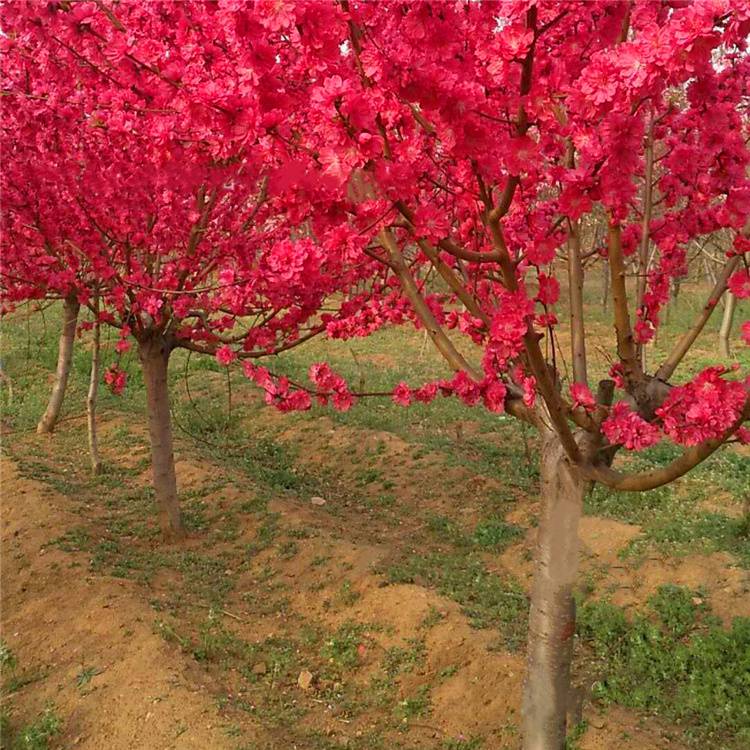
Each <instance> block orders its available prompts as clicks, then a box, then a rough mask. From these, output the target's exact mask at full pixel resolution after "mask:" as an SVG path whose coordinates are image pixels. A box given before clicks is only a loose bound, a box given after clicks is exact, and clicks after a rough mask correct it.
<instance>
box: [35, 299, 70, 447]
mask: <svg viewBox="0 0 750 750" xmlns="http://www.w3.org/2000/svg"><path fill="white" fill-rule="evenodd" d="M79 309H80V305H79V304H78V300H77V299H76V297H74V296H73V295H71V296H70V297H66V298H65V300H64V302H63V325H62V332H61V333H60V343H59V346H58V350H57V370H56V371H55V383H54V385H53V386H52V393H51V394H50V397H49V403H48V404H47V409H46V411H45V412H44V415H43V416H42V418H41V419H40V420H39V424H38V425H37V426H36V431H37V432H38V433H40V434H42V433H45V432H52V430H54V429H55V425H56V424H57V420H58V418H59V416H60V410H61V409H62V404H63V399H64V398H65V388H66V387H67V385H68V375H70V362H71V360H72V358H73V341H74V340H75V337H76V324H77V323H78V310H79Z"/></svg>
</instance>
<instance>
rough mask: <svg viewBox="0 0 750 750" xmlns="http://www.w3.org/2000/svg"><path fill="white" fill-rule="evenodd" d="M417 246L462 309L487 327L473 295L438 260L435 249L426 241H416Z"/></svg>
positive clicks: (484, 317)
mask: <svg viewBox="0 0 750 750" xmlns="http://www.w3.org/2000/svg"><path fill="white" fill-rule="evenodd" d="M417 244H418V245H419V247H420V248H421V249H422V252H423V253H424V254H425V255H426V256H427V257H428V258H429V259H430V262H431V263H432V265H433V266H435V268H436V269H437V272H438V273H439V274H440V275H441V276H442V277H443V279H444V280H445V282H446V283H447V284H448V286H449V287H450V288H451V289H452V290H453V292H454V293H455V295H456V296H457V297H458V298H459V299H460V300H461V302H462V303H463V305H464V307H465V308H466V309H467V310H468V311H469V312H470V313H471V314H472V315H473V316H474V317H475V318H479V319H480V320H481V321H482V322H483V323H484V324H485V325H487V326H489V324H490V319H489V317H488V316H487V315H486V314H485V313H484V311H483V310H482V308H481V307H480V306H479V304H478V303H477V301H476V299H475V298H474V295H472V294H470V293H469V292H468V291H467V289H466V287H465V286H464V285H463V283H462V282H461V280H460V279H459V278H458V277H457V276H456V274H455V273H454V272H453V269H452V268H450V267H449V266H448V265H447V263H444V262H443V261H442V260H440V255H439V254H438V252H437V250H436V249H435V247H434V246H433V245H432V244H431V243H430V242H428V241H427V240H424V239H422V240H417Z"/></svg>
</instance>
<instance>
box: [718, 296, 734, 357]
mask: <svg viewBox="0 0 750 750" xmlns="http://www.w3.org/2000/svg"><path fill="white" fill-rule="evenodd" d="M736 307H737V297H735V296H734V295H733V294H732V293H731V292H727V296H726V303H725V305H724V317H723V318H722V319H721V328H720V329H719V351H720V353H721V356H722V357H726V358H727V359H728V358H729V357H731V356H732V351H731V349H730V347H729V336H730V334H731V333H732V323H733V322H734V311H735V309H736Z"/></svg>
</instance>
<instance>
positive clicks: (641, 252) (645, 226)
mask: <svg viewBox="0 0 750 750" xmlns="http://www.w3.org/2000/svg"><path fill="white" fill-rule="evenodd" d="M645 151H646V168H645V175H644V181H643V219H642V221H641V243H640V246H639V247H638V287H637V290H636V297H635V308H636V310H640V309H641V307H642V305H643V298H644V296H645V294H646V280H647V272H648V247H649V243H650V239H651V229H650V227H651V212H652V210H653V191H654V185H653V174H654V122H653V119H652V120H651V123H650V125H649V128H648V134H647V135H646V147H645ZM642 350H643V345H642V344H641V343H639V344H638V347H637V353H638V355H640V354H641V352H642Z"/></svg>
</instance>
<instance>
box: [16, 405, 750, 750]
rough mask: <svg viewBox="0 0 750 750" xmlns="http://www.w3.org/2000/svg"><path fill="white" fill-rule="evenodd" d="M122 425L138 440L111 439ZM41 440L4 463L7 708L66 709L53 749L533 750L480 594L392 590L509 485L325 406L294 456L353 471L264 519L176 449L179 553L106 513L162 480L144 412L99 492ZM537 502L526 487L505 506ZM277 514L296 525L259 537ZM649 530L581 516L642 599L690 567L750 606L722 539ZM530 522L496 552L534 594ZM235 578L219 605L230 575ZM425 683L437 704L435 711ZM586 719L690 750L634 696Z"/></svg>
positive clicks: (528, 509)
mask: <svg viewBox="0 0 750 750" xmlns="http://www.w3.org/2000/svg"><path fill="white" fill-rule="evenodd" d="M264 418H267V419H278V417H277V416H276V415H269V416H267V417H264ZM467 430H469V431H470V430H471V425H470V424H469V425H468V426H467ZM124 432H127V435H126V436H125V437H124V438H122V439H124V440H125V441H126V442H127V445H128V449H127V450H123V448H122V445H119V446H118V445H117V444H113V443H115V442H116V440H115V437H113V436H116V435H117V434H120V435H121V437H122V434H123V433H124ZM60 433H61V435H56V436H55V437H54V438H50V439H49V440H48V441H47V443H44V442H42V443H41V450H42V452H43V453H44V454H45V456H44V461H47V462H49V461H52V463H53V464H55V467H56V472H57V473H56V474H55V476H56V477H57V481H58V482H61V481H63V479H65V478H66V477H67V479H68V480H69V481H71V482H72V481H73V480H75V479H76V477H77V478H78V479H79V480H80V481H81V482H85V455H84V453H83V450H82V449H81V448H80V444H78V445H76V444H75V439H76V435H77V436H78V437H80V431H78V432H76V431H75V429H73V428H70V429H69V430H68V438H71V436H72V439H73V442H72V443H71V442H68V443H66V445H67V446H68V449H67V451H68V452H66V451H65V450H63V451H59V445H60V444H61V443H62V442H63V441H64V440H65V439H66V438H65V437H63V436H62V434H65V430H63V429H62V428H61V430H60ZM321 438H323V439H321ZM37 440H38V439H37V438H36V437H31V436H28V437H23V438H19V440H18V442H16V443H15V444H14V445H13V446H12V451H11V452H12V453H13V455H14V457H13V458H11V457H9V456H7V455H6V456H3V458H2V599H3V604H2V610H3V611H2V618H3V622H2V626H3V628H2V629H3V640H4V642H5V643H6V644H7V645H8V647H9V648H10V649H11V650H12V652H13V653H14V655H15V656H16V659H17V661H18V664H19V667H18V670H19V672H20V673H21V675H22V677H23V681H22V682H23V684H22V686H21V687H20V688H19V689H17V690H16V691H15V692H13V693H12V694H11V695H10V696H8V697H7V699H6V710H7V711H8V712H9V715H10V717H11V719H12V720H13V721H14V722H16V723H18V724H22V723H24V722H28V721H30V720H32V719H33V717H34V716H35V715H37V714H38V713H39V712H40V711H41V710H43V708H44V707H45V706H46V705H50V704H54V706H55V709H56V711H57V713H58V714H59V716H60V717H61V718H62V721H63V726H62V731H61V733H60V734H59V735H58V736H57V737H56V738H54V739H53V741H52V743H51V747H59V748H82V749H88V750H100V749H102V750H103V749H104V748H107V750H120V749H122V750H125V749H126V748H128V749H130V748H143V749H144V750H152V749H153V750H157V749H159V750H161V749H162V748H219V749H223V748H227V750H239V749H240V748H243V749H249V748H259V749H261V748H262V749H266V748H267V749H268V750H271V749H272V748H300V749H301V750H308V749H309V750H313V749H314V748H362V749H363V750H364V749H365V748H376V747H383V746H391V747H403V748H444V747H455V748H460V747H467V748H470V747H479V745H471V744H470V741H471V739H472V738H477V737H482V738H484V744H483V745H482V747H485V748H509V749H510V748H516V747H518V743H519V740H518V727H519V724H520V717H519V711H520V696H521V692H522V684H523V675H524V662H523V658H522V656H521V652H519V651H518V650H516V651H513V650H508V649H507V648H505V647H503V646H502V644H500V645H499V644H498V638H497V632H496V631H494V630H492V629H488V628H484V629H477V628H475V627H472V626H471V624H470V618H469V617H468V616H467V614H466V612H465V609H466V608H465V607H462V606H460V605H459V604H458V603H457V602H456V601H455V600H454V599H452V598H450V597H448V596H445V595H441V593H440V592H439V591H437V590H435V588H434V587H432V586H430V585H428V583H427V582H423V581H422V580H420V578H419V577H417V578H416V579H415V580H414V582H412V583H392V582H391V583H390V585H386V584H388V583H389V582H388V581H387V579H386V577H385V576H384V574H383V570H384V568H385V567H386V566H387V565H388V563H389V562H390V561H392V560H394V559H397V558H398V557H399V556H403V555H404V553H405V552H407V553H408V552H409V548H410V541H411V540H412V539H416V538H417V535H418V532H419V528H420V526H421V521H419V520H418V519H417V511H419V513H420V514H422V515H424V514H425V513H427V512H430V513H444V512H446V511H447V510H450V511H451V512H452V513H453V515H454V516H457V517H458V518H459V519H460V520H461V522H462V523H464V522H465V524H466V525H470V524H471V523H473V522H474V521H475V520H476V518H477V517H478V516H479V509H478V506H477V504H476V503H473V502H471V497H474V496H477V497H478V496H482V495H483V494H486V493H487V491H488V489H489V488H491V482H492V480H489V479H487V478H486V477H483V476H479V475H473V474H472V472H471V471H469V470H467V469H466V468H464V467H456V466H443V467H441V473H440V477H441V481H440V483H437V484H436V482H435V462H436V461H437V458H436V457H435V456H432V455H430V454H429V453H426V454H425V455H422V456H421V457H420V458H419V459H418V460H415V459H414V458H413V456H412V454H413V449H412V447H411V446H410V445H408V444H407V443H406V442H405V441H403V440H402V439H400V438H398V437H397V436H395V435H392V434H389V433H383V432H378V431H367V430H363V429H360V428H349V427H346V428H344V427H341V426H338V427H336V428H335V429H334V425H333V424H332V423H331V422H330V420H326V419H325V418H320V419H318V420H316V421H315V423H314V424H312V425H311V424H310V423H301V424H296V425H291V426H286V427H284V431H283V432H282V434H281V436H280V440H281V441H287V442H290V443H292V442H296V443H300V442H301V443H303V444H304V445H305V446H310V447H309V449H306V450H304V451H302V452H301V453H300V455H299V456H298V457H297V461H298V464H299V467H300V469H301V470H302V469H313V468H314V469H315V470H316V471H321V470H327V471H329V472H330V471H334V472H335V474H336V484H335V485H331V488H332V489H331V494H330V495H329V496H328V497H319V496H318V495H313V496H312V497H310V496H308V495H306V494H305V492H306V491H305V492H291V493H290V492H278V493H275V494H274V496H272V497H271V498H270V499H269V501H268V504H267V507H266V509H265V510H264V512H263V513H262V514H258V513H247V512H245V511H243V510H242V508H244V507H245V504H247V503H248V501H251V502H252V501H253V498H254V497H255V495H256V494H257V492H256V490H257V488H256V487H254V481H255V480H251V481H250V482H249V483H248V481H247V480H246V478H238V475H237V474H236V472H234V471H233V470H231V469H228V468H227V466H226V465H222V464H215V463H212V462H210V461H207V460H206V459H205V458H198V457H196V455H195V453H194V452H193V451H191V450H190V449H189V448H187V447H185V446H179V447H178V455H177V459H178V463H177V467H178V476H179V479H180V485H181V490H182V492H183V494H184V493H188V494H189V495H191V496H192V497H197V498H198V501H197V502H198V506H196V507H200V508H202V509H203V510H202V512H203V511H205V512H206V513H207V514H208V515H207V521H206V522H205V523H204V524H203V525H199V529H198V531H196V532H194V533H193V534H192V535H191V538H190V539H189V540H188V541H187V542H186V543H185V544H184V545H183V546H181V547H178V548H168V549H164V548H163V547H161V545H160V543H159V541H158V539H156V538H155V537H154V535H153V534H150V533H145V532H143V531H142V529H141V532H139V531H138V529H139V528H141V527H139V526H137V524H136V525H133V524H132V523H131V525H130V526H127V527H126V526H123V525H122V524H124V521H123V520H122V519H125V520H127V519H131V521H132V514H131V510H130V509H128V507H127V506H126V505H117V503H115V501H114V499H113V500H112V503H115V504H114V507H115V510H114V511H112V510H111V507H112V503H110V509H109V510H107V507H108V505H107V501H108V498H109V495H108V493H110V494H111V497H112V498H116V497H120V496H121V495H122V493H123V492H124V491H125V490H126V489H131V490H132V489H135V490H139V491H141V492H143V489H144V488H145V487H146V486H147V483H148V479H149V474H148V471H146V470H144V468H143V465H144V458H145V457H147V450H146V444H145V436H144V434H143V432H142V430H140V429H139V428H138V426H137V424H136V423H135V421H134V420H132V421H131V420H129V419H128V418H126V417H123V416H121V415H120V416H114V415H110V416H107V417H106V418H105V420H104V423H103V427H102V442H103V445H104V446H105V449H107V448H106V446H107V445H108V444H110V447H109V448H108V449H107V450H108V451H109V453H108V455H107V461H108V463H109V464H110V465H112V464H117V465H119V466H120V467H121V469H122V471H123V472H124V473H123V474H121V475H118V477H116V478H115V479H114V480H110V482H109V484H107V485H105V486H104V488H103V489H102V488H100V489H99V490H96V491H94V493H93V494H91V495H83V496H75V495H71V494H68V493H62V492H60V491H57V490H56V489H55V487H54V485H53V484H51V483H50V481H41V480H40V479H39V478H38V476H36V474H37V470H35V469H34V466H35V465H36V466H37V467H38V466H39V465H40V464H39V450H40V449H39V445H40V444H39V443H38V442H35V441H37ZM54 441H57V443H55V442H54ZM56 445H57V446H58V450H55V446H56ZM74 446H75V447H74ZM312 446H317V447H316V448H314V449H313V448H312ZM371 450H376V452H377V454H378V460H379V462H380V463H381V464H382V463H387V464H388V465H389V467H390V472H389V477H390V481H391V482H392V483H393V484H394V485H395V486H394V487H393V488H392V489H393V492H394V493H395V494H396V495H397V496H398V509H399V510H398V512H397V513H396V512H395V511H392V510H391V509H388V508H386V509H385V510H382V509H380V508H379V507H377V505H373V503H374V502H375V501H374V500H372V497H371V495H372V493H369V490H368V491H367V492H362V491H360V489H361V488H359V489H357V483H358V482H359V481H360V480H358V479H357V471H358V470H360V469H361V462H362V460H363V457H364V456H366V455H369V454H368V451H371ZM55 454H57V458H54V459H50V458H49V456H50V455H55ZM30 456H35V457H36V461H37V463H36V464H34V462H33V461H30V460H29V459H30ZM42 463H43V462H42ZM45 465H46V464H45ZM61 477H62V479H61ZM217 480H219V481H217ZM360 483H361V482H360ZM73 484H74V486H83V485H75V482H73ZM456 486H462V487H464V488H465V492H466V493H467V502H465V503H463V507H461V508H455V507H453V505H452V503H453V498H454V497H455V494H454V491H453V490H452V489H451V488H455V487H456ZM428 488H429V489H428ZM97 492H99V493H102V494H100V495H97ZM349 492H350V494H348V493H349ZM368 493H369V494H368ZM368 498H369V500H372V502H369V500H368ZM102 500H103V501H104V502H103V503H102V502H101V501H102ZM321 500H322V501H323V502H322V503H321ZM118 502H119V501H118ZM533 513H534V502H533V501H532V500H528V499H526V500H524V501H521V502H519V503H517V504H516V506H515V507H514V508H513V510H512V511H511V512H510V513H509V514H508V516H507V520H509V521H522V520H524V519H527V520H528V519H529V518H531V517H532V516H533ZM118 514H119V515H118ZM129 514H131V515H129ZM118 518H119V519H120V521H121V526H120V527H117V528H120V529H121V531H120V534H121V539H120V541H122V542H124V544H126V545H130V546H132V550H133V551H132V555H131V557H127V556H126V557H124V558H123V559H124V561H125V562H122V560H121V561H120V565H125V566H126V567H127V566H128V565H129V566H131V567H130V570H131V571H134V572H133V574H132V575H123V574H122V572H119V573H118V574H117V575H113V574H112V572H113V567H112V565H108V564H97V563H96V561H97V560H98V559H99V558H97V555H99V556H100V557H101V555H102V554H104V552H102V550H104V551H105V552H106V550H107V549H108V548H107V544H108V543H109V544H110V546H111V543H112V541H111V540H112V538H113V534H115V533H116V530H115V531H113V529H115V526H114V521H115V520H116V519H118ZM131 521H128V523H130V522H131ZM141 521H143V519H141ZM149 524H150V521H148V522H147V523H146V528H147V529H148V528H150V526H149ZM264 524H265V526H264ZM269 524H271V526H273V529H275V531H274V533H275V534H276V535H277V536H276V537H275V539H276V540H281V539H285V540H286V541H284V542H279V543H278V544H277V542H276V541H275V542H274V544H273V545H270V546H266V547H263V546H262V545H261V546H260V547H259V546H258V539H260V538H263V534H264V533H266V532H264V530H263V529H264V528H271V526H269ZM274 524H275V526H274ZM230 527H231V533H229V531H228V530H227V529H230ZM81 528H85V529H87V531H86V532H85V533H84V532H81V531H80V529H81ZM123 528H124V529H125V531H124V532H122V529H123ZM66 532H67V534H66ZM268 533H270V532H268ZM638 534H639V527H638V526H636V525H634V524H626V523H622V522H619V521H614V520H611V519H607V518H598V517H592V516H589V517H586V518H585V519H584V521H583V523H582V527H581V539H582V565H583V570H584V575H586V573H587V572H588V573H590V574H591V576H592V580H593V581H594V583H593V588H594V592H595V593H597V592H598V593H601V594H603V593H605V592H606V593H607V594H608V595H610V596H612V597H613V601H614V602H615V603H618V604H620V605H621V606H625V607H628V606H631V605H635V604H637V603H638V602H642V601H643V599H644V597H646V596H648V594H649V593H651V592H653V591H654V590H655V589H656V587H657V586H658V585H660V584H661V583H664V582H675V583H682V584H685V585H689V586H693V587H697V586H702V587H704V588H705V589H706V590H708V591H709V592H710V593H711V602H712V606H713V608H714V611H715V613H716V614H717V615H718V616H719V617H721V618H722V619H723V620H724V621H725V622H727V623H728V622H729V620H730V619H731V617H732V616H734V615H737V614H742V615H746V616H747V615H750V596H748V590H749V589H750V582H749V581H748V576H747V571H746V570H743V569H741V568H739V567H737V566H735V565H733V564H732V561H731V560H730V559H729V557H728V556H727V555H726V554H725V553H713V554H707V555H702V556H701V555H689V556H685V557H682V558H678V559H673V560H670V561H666V560H665V559H663V558H659V557H658V556H655V555H654V556H650V557H648V558H646V559H645V560H643V561H642V562H641V563H640V565H639V566H634V565H631V564H627V563H623V562H622V561H621V560H620V558H619V556H618V553H619V552H620V551H621V550H622V549H623V548H624V547H625V546H626V545H627V544H628V543H629V542H630V541H631V540H632V539H634V538H635V537H637V535H638ZM533 536H534V530H533V528H529V529H528V531H527V532H526V534H525V536H524V537H523V538H522V539H520V540H519V541H517V542H515V543H514V544H512V545H511V546H509V547H508V548H507V549H505V550H504V551H503V552H502V553H499V554H494V553H491V552H490V553H483V554H484V560H485V562H486V565H487V568H488V570H490V571H491V572H493V573H496V574H497V575H498V576H507V575H513V576H515V577H516V578H517V580H518V582H519V584H520V586H521V588H522V589H527V588H528V585H529V583H530V575H531V562H530V549H531V546H532V545H533ZM78 537H81V539H80V540H79V541H78V542H76V541H75V540H76V539H78ZM61 539H63V540H66V539H67V542H65V543H61V542H60V540H61ZM71 540H72V541H71ZM95 542H96V543H97V544H94V543H95ZM415 544H416V543H415ZM253 545H255V546H253ZM248 550H250V551H248ZM136 553H137V554H136ZM209 553H210V555H211V561H212V562H211V565H213V567H211V566H208V562H206V565H207V566H208V568H207V572H206V573H205V575H204V573H203V572H200V575H202V576H203V578H201V577H200V576H199V575H198V574H197V573H195V570H194V567H190V565H193V566H194V563H195V561H196V560H203V558H202V557H201V555H204V556H207V555H208V554H209ZM129 554H130V553H129ZM165 555H166V557H164V556H165ZM170 556H171V557H170ZM105 557H106V555H105ZM250 558H251V559H250ZM106 559H109V558H106ZM118 559H119V558H118ZM143 560H150V561H152V562H149V563H148V564H149V565H151V566H152V567H151V568H149V570H150V571H151V574H150V575H140V574H139V573H138V571H141V572H142V570H145V569H146V568H144V567H143V565H145V563H143V564H142V561H143ZM154 560H156V561H158V564H157V563H153V561H154ZM206 560H208V558H207V557H206ZM217 560H218V561H219V567H216V565H214V563H215V562H216V561H217ZM188 563H189V565H188ZM139 565H141V567H140V568H139V567H138V566H139ZM224 566H225V569H224ZM146 567H148V566H146ZM118 570H120V571H121V569H118ZM602 570H606V571H607V574H606V575H597V573H600V572H601V571H602ZM190 576H194V578H195V580H193V579H191V578H190ZM196 581H197V582H196ZM226 581H230V585H229V586H228V588H227V590H226V592H225V595H224V596H222V598H221V600H220V601H219V600H218V599H216V600H214V599H213V598H212V596H213V595H212V593H211V588H212V586H214V585H216V586H219V585H220V584H221V585H223V583H224V582H226ZM201 587H203V588H201ZM207 592H208V593H207ZM238 644H243V645H238ZM205 654H209V655H208V656H205ZM394 664H395V666H394ZM306 673H307V674H306ZM582 690H584V692H585V690H586V686H585V685H584V686H583V687H582ZM425 697H427V699H428V700H429V704H430V709H429V711H421V710H420V705H421V704H420V701H421V700H422V699H424V698H425ZM582 718H583V719H585V721H586V729H585V732H583V733H582V736H581V737H580V738H579V739H578V747H579V748H580V749H581V750H604V749H605V748H621V749H622V750H631V749H632V750H636V749H637V750H642V749H643V748H655V749H658V748H670V749H671V750H675V749H678V750H679V748H681V747H682V745H681V744H680V742H679V741H678V740H677V739H675V732H674V731H673V729H672V728H670V727H669V726H668V725H665V724H662V723H660V722H656V721H654V720H649V721H645V720H644V718H643V717H639V716H638V715H636V714H635V713H633V712H630V711H627V710H625V709H622V708H618V707H609V708H608V709H605V708H604V707H602V706H597V705H594V704H593V703H590V702H588V701H587V702H585V703H584V707H583V714H582ZM451 742H453V743H456V744H449V743H451ZM378 743H381V744H378Z"/></svg>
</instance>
